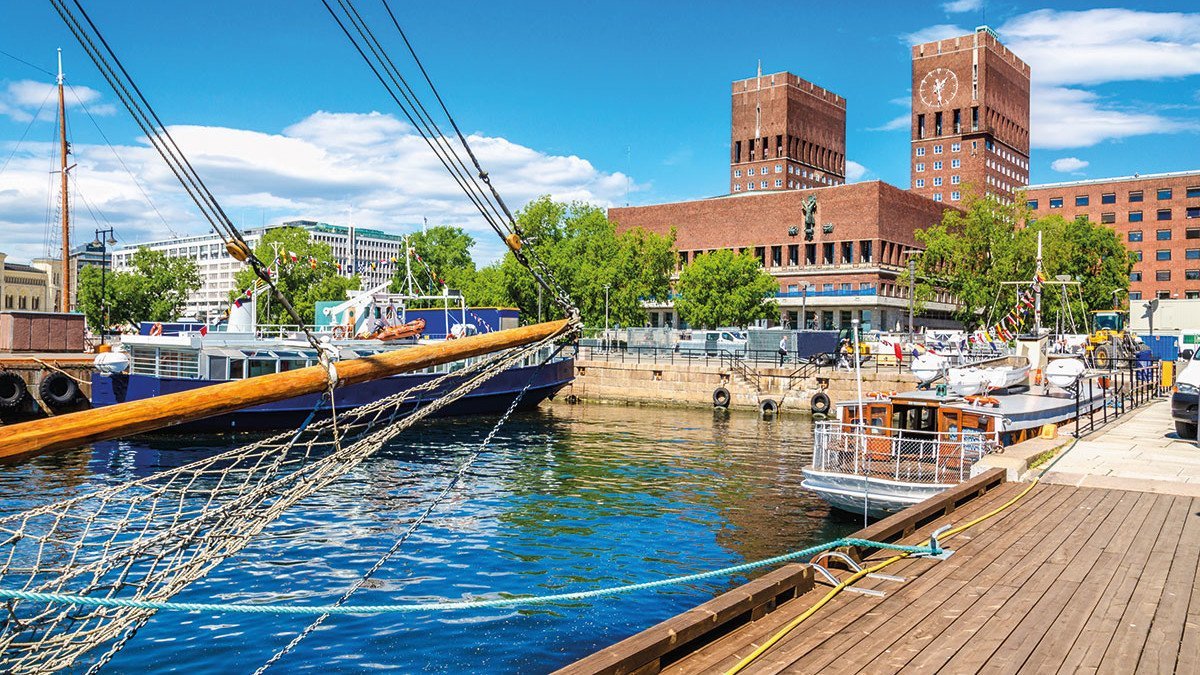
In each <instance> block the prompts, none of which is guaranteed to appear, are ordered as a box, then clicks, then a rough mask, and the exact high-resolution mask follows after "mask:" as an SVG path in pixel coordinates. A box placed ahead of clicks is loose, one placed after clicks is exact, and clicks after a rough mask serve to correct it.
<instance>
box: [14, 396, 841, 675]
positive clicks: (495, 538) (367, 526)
mask: <svg viewBox="0 0 1200 675" xmlns="http://www.w3.org/2000/svg"><path fill="white" fill-rule="evenodd" d="M493 422H494V419H492V418H487V419H484V418H478V419H470V420H466V419H450V420H441V421H436V422H432V423H429V424H426V425H425V426H423V427H420V428H418V429H415V430H413V431H411V432H406V433H405V434H403V435H402V436H401V438H400V439H399V440H398V441H397V442H395V443H393V444H392V445H391V446H388V447H386V448H384V449H383V450H382V451H381V452H380V453H378V454H376V455H375V456H373V457H372V458H371V459H369V460H367V461H366V462H364V463H363V464H362V465H361V466H359V467H357V468H356V469H355V470H354V471H352V472H351V473H350V474H348V475H347V476H345V477H344V478H342V479H341V480H339V481H337V482H335V483H334V484H333V485H331V486H329V487H328V488H326V489H324V490H322V491H321V492H319V493H318V494H316V495H314V496H312V497H310V498H308V499H306V500H304V501H302V502H301V503H299V504H297V505H296V506H295V507H293V508H292V509H290V510H289V511H288V512H287V513H286V514H285V515H284V516H283V517H282V518H281V519H279V520H278V521H277V522H275V523H274V524H272V525H271V526H270V527H268V528H267V530H266V531H265V532H263V533H262V534H261V535H259V536H258V537H257V538H256V539H255V541H254V542H253V543H251V544H250V545H249V546H247V547H246V548H245V549H244V550H242V551H241V552H240V553H238V554H237V555H236V556H234V557H232V558H230V559H229V560H226V561H225V562H223V563H222V564H220V565H219V566H218V567H217V568H215V569H214V570H213V571H212V572H210V573H209V574H208V576H207V577H206V578H205V579H203V580H202V581H199V582H197V583H195V584H192V585H191V586H190V587H189V588H188V589H187V590H186V591H185V592H183V593H180V594H179V595H178V596H176V597H175V599H176V600H178V601H183V602H264V601H275V602H294V603H306V604H326V603H332V602H333V601H334V600H335V599H336V598H337V597H338V596H339V595H340V594H341V593H342V592H343V591H344V590H345V589H346V588H347V587H348V586H350V585H351V584H352V583H353V582H354V580H355V579H357V578H358V577H359V576H360V575H361V574H362V573H363V572H364V571H365V570H367V569H368V568H370V567H371V566H372V565H373V564H374V563H375V562H376V560H378V559H379V557H380V556H381V555H382V554H383V553H384V552H385V551H386V550H387V548H388V547H389V546H390V545H391V544H392V543H393V542H394V541H395V540H396V538H397V537H398V536H399V535H400V534H401V533H402V532H403V531H404V530H405V529H406V528H407V527H408V525H409V523H410V522H411V521H412V519H413V518H415V517H416V516H417V515H418V514H419V513H420V512H421V511H422V510H423V509H424V508H425V506H426V505H427V504H428V503H429V502H430V500H431V499H432V498H433V497H434V495H436V494H437V493H438V492H439V491H440V490H441V489H442V488H443V487H444V486H445V484H446V481H448V480H449V478H450V476H451V475H452V474H453V472H454V471H455V470H456V468H457V467H458V465H459V463H460V462H461V461H463V459H464V458H465V457H466V456H467V455H468V454H469V453H470V452H471V451H472V450H473V449H474V448H475V447H476V446H477V445H478V443H479V441H480V440H482V438H483V437H484V436H485V435H486V434H487V432H488V430H489V429H490V427H491V425H492V423H493ZM246 441H247V438H246V437H244V436H240V437H228V436H225V437H222V436H211V437H189V438H175V437H168V436H160V437H155V438H150V439H139V440H137V441H134V442H121V443H106V444H101V445H98V446H97V447H95V448H87V449H81V450H77V451H74V452H70V453H65V454H60V455H56V456H50V457H41V458H37V459H35V460H31V461H29V462H26V463H23V464H20V465H17V466H15V467H9V468H6V469H5V470H4V471H3V472H2V473H0V495H4V496H3V497H0V511H2V512H3V513H11V512H14V511H17V510H20V509H24V508H28V507H30V506H33V505H37V504H42V503H46V502H49V501H52V500H56V499H61V498H65V497H68V496H70V495H74V494H77V493H78V492H79V491H81V490H89V489H93V488H96V487H99V486H101V485H107V484H113V483H119V482H123V481H125V480H129V479H132V478H134V477H138V476H145V475H148V474H150V473H152V472H154V471H157V470H160V469H162V468H166V467H172V466H177V465H180V464H183V463H186V462H188V461H191V460H193V459H195V458H197V457H200V456H202V455H205V454H209V453H216V452H219V451H222V450H225V449H228V448H230V447H234V446H236V445H238V444H242V443H245V442H246ZM811 454H812V422H811V421H810V420H809V419H807V418H801V417H793V418H784V419H781V420H769V421H763V420H759V419H758V418H757V416H755V415H753V414H742V413H728V412H724V411H707V410H680V409H666V408H638V407H620V406H604V405H579V406H567V405H561V404H555V405H550V406H543V407H542V408H541V409H540V410H538V411H536V412H533V413H528V414H524V415H518V416H516V417H514V418H513V419H512V420H511V421H510V422H509V424H508V425H506V426H505V427H504V429H503V430H501V432H500V433H499V435H497V437H496V439H495V442H494V443H493V444H492V445H491V447H490V450H489V451H487V452H485V453H484V454H483V455H482V456H481V457H480V458H479V459H478V461H477V462H476V463H475V465H474V466H473V467H472V468H471V470H470V472H469V473H468V475H467V477H466V479H465V480H464V481H463V482H462V483H461V484H460V486H459V488H458V489H457V490H456V491H455V492H454V493H453V494H452V495H451V496H450V498H448V499H447V500H446V501H445V502H443V503H442V504H441V506H440V507H439V508H438V509H437V510H436V511H435V512H434V514H433V516H432V517H431V518H430V519H429V520H428V521H427V522H425V523H424V524H423V525H422V526H421V527H420V529H419V530H418V531H417V533H416V534H415V535H414V536H413V537H412V538H410V539H409V540H408V541H407V542H405V543H404V545H403V547H402V548H401V549H400V552H399V553H398V554H397V555H396V556H395V557H393V558H392V559H391V561H390V562H389V563H388V564H387V565H386V566H384V567H383V569H382V570H381V571H380V572H379V573H378V574H377V575H376V576H375V577H374V578H373V579H372V580H371V581H370V583H369V584H368V585H367V586H366V587H365V588H363V589H362V590H361V591H359V592H358V593H356V594H354V596H353V597H352V598H351V600H350V602H351V603H352V604H376V603H378V604H383V603H405V602H428V601H435V600H441V599H453V600H459V599H470V598H473V597H477V596H479V595H481V594H486V593H495V592H506V593H518V594H534V595H546V594H551V593H562V592H570V591H582V590H590V589H594V588H600V587H607V586H614V585H620V584H629V583H637V582H644V581H651V580H655V579H660V578H663V577H667V576H675V575H684V574H689V573H694V572H700V571H706V570H710V569H714V568H719V567H725V566H729V565H736V564H739V563H743V562H747V561H752V560H758V559H762V558H767V557H770V556H774V555H778V554H781V553H786V552H788V551H792V550H795V549H798V548H803V547H806V546H809V545H811V544H813V543H816V542H820V541H826V540H829V539H833V538H836V537H839V536H843V535H845V534H847V533H849V532H850V531H851V530H853V529H855V523H853V522H852V521H850V520H847V519H843V518H840V517H837V516H832V517H831V516H830V514H829V509H828V507H827V506H826V505H825V504H824V503H823V502H821V501H820V500H818V499H817V498H815V497H813V496H812V495H810V494H807V493H805V492H804V491H803V490H802V489H801V488H800V480H801V471H800V470H801V467H803V466H804V464H805V463H806V462H807V461H808V460H809V459H810V458H811ZM745 580H746V577H729V578H723V579H715V580H711V581H707V582H703V583H696V584H691V585H685V586H672V587H669V588H663V589H659V590H655V591H646V592H640V593H636V594H632V595H620V596H615V597H611V598H601V599H595V600H590V601H587V602H580V603H574V604H559V605H553V606H536V607H529V608H521V609H512V608H507V609H492V610H465V611H448V612H433V613H420V614H385V615H374V616H335V617H331V618H330V619H329V620H328V621H326V623H325V624H324V625H323V626H322V627H321V628H320V629H319V630H317V631H316V632H315V633H313V634H312V635H310V636H309V637H308V638H307V639H306V640H304V641H303V642H301V643H300V645H299V647H297V648H296V649H295V650H294V651H293V652H291V653H290V654H288V655H287V656H285V657H284V658H283V659H282V660H281V661H280V662H279V663H278V664H277V665H276V666H275V667H274V668H273V670H272V671H271V672H280V673H287V672H312V671H317V672H322V673H343V672H361V671H363V670H393V671H397V672H428V671H433V672H497V673H516V672H520V673H527V672H545V671H549V670H553V669H554V668H557V667H560V666H563V665H566V664H568V663H570V662H572V661H574V660H576V659H578V658H581V657H583V656H586V655H587V654H589V653H591V652H593V651H595V650H596V649H599V648H601V647H604V646H607V645H609V644H611V643H613V642H615V641H617V640H620V639H622V638H624V637H627V636H629V635H632V634H633V633H636V632H637V631H639V630H641V629H643V628H646V627H648V626H650V625H653V624H655V623H657V622H659V621H662V620H664V619H666V618H669V617H671V616H673V615H675V614H677V613H679V612H681V611H684V610H686V609H689V608H691V607H693V606H695V605H697V604H699V603H701V602H704V601H705V600H708V599H710V598H712V597H713V596H715V595H717V594H719V593H721V592H723V591H725V590H728V589H729V588H731V587H732V586H734V585H736V584H738V583H741V582H744V581H745ZM311 619H312V617H302V616H291V617H289V616H261V615H243V614H222V615H202V614H185V613H165V612H164V613H160V614H158V615H157V616H156V617H155V618H154V619H152V620H151V621H150V622H149V623H148V624H147V625H146V626H145V627H143V628H142V629H141V630H140V631H139V632H138V633H137V635H136V636H135V637H134V638H133V639H132V640H131V641H130V642H129V644H128V645H127V646H126V647H125V649H124V650H122V651H121V652H120V653H119V654H118V655H117V657H116V658H115V659H113V661H112V662H111V664H110V665H109V666H108V668H107V669H106V672H114V673H118V672H149V671H154V672H163V671H185V672H188V673H217V672H220V673H226V672H250V671H253V670H254V669H255V668H257V667H258V666H260V665H261V664H262V663H264V662H265V661H266V660H267V659H268V658H270V657H271V655H272V654H273V653H274V652H275V651H276V650H277V649H279V648H281V647H282V646H284V645H285V644H287V642H288V641H289V640H290V639H291V638H292V637H293V636H295V635H296V634H297V633H298V632H299V631H300V630H301V629H303V628H304V626H306V625H307V624H308V622H309V621H310V620H311ZM81 670H82V668H81Z"/></svg>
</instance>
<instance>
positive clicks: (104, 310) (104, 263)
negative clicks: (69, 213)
mask: <svg viewBox="0 0 1200 675" xmlns="http://www.w3.org/2000/svg"><path fill="white" fill-rule="evenodd" d="M102 235H108V238H107V239H101V238H100V237H101V236H102ZM116 245H117V239H116V237H114V236H113V228H111V227H108V228H102V229H98V230H96V238H95V239H93V240H92V246H91V248H97V247H99V248H100V344H104V332H105V330H107V328H108V295H107V293H106V292H105V290H106V285H107V284H106V282H107V281H108V275H107V272H108V247H109V246H116Z"/></svg>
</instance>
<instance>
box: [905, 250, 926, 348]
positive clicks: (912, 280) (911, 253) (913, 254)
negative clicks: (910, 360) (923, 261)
mask: <svg viewBox="0 0 1200 675" xmlns="http://www.w3.org/2000/svg"><path fill="white" fill-rule="evenodd" d="M922 253H924V251H922V250H920V249H915V248H914V249H909V250H907V251H905V252H904V255H905V256H907V257H908V339H909V340H912V339H913V335H915V334H916V329H915V328H914V327H913V315H914V314H915V313H916V302H917V256H919V255H921V254H922Z"/></svg>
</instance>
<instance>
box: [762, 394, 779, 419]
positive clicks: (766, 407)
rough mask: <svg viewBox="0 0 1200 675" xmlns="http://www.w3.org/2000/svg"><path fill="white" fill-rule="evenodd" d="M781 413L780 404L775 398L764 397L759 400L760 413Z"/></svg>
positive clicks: (765, 415) (764, 415)
mask: <svg viewBox="0 0 1200 675" xmlns="http://www.w3.org/2000/svg"><path fill="white" fill-rule="evenodd" d="M778 413H779V404H778V403H777V402H776V401H775V399H773V398H764V399H763V400H761V401H759V402H758V414H759V415H761V416H763V417H769V416H771V415H776V414H778Z"/></svg>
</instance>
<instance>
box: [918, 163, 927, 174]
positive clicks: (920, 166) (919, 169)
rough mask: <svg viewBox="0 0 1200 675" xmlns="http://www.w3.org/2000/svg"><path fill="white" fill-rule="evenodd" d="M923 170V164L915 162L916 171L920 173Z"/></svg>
mask: <svg viewBox="0 0 1200 675" xmlns="http://www.w3.org/2000/svg"><path fill="white" fill-rule="evenodd" d="M924 170H925V162H917V171H918V172H920V171H924Z"/></svg>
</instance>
